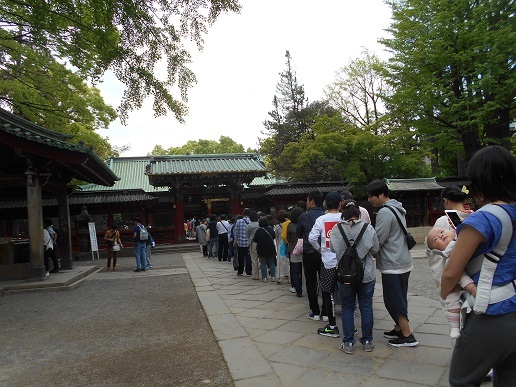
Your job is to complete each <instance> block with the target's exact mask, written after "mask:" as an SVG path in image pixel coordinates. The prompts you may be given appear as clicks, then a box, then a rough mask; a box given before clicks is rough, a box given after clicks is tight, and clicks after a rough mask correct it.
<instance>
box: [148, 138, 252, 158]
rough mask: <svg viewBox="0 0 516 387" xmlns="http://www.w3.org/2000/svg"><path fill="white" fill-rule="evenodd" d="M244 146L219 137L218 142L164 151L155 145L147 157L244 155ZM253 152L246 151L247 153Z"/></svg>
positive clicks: (194, 144)
mask: <svg viewBox="0 0 516 387" xmlns="http://www.w3.org/2000/svg"><path fill="white" fill-rule="evenodd" d="M245 152H246V151H245V150H244V146H243V145H242V144H238V143H236V142H235V141H234V140H232V139H231V138H230V137H227V136H220V139H219V141H218V142H217V141H213V140H198V141H188V142H187V143H186V144H185V145H183V146H180V147H171V148H168V149H164V148H163V147H162V146H161V145H156V146H155V147H154V149H153V150H152V151H151V152H150V153H149V156H166V155H190V154H220V153H245ZM251 152H255V151H254V150H252V149H247V153H251Z"/></svg>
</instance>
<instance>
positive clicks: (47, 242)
mask: <svg viewBox="0 0 516 387" xmlns="http://www.w3.org/2000/svg"><path fill="white" fill-rule="evenodd" d="M42 237H43V260H44V262H45V270H46V273H45V277H48V276H49V272H50V258H51V256H52V250H53V249H54V242H53V241H52V237H51V236H50V234H49V232H48V230H47V228H46V227H44V226H43V234H42Z"/></svg>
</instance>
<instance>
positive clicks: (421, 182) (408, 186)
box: [385, 177, 443, 191]
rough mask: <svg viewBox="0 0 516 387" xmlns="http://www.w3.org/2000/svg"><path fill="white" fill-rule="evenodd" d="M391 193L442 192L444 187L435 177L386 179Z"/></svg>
mask: <svg viewBox="0 0 516 387" xmlns="http://www.w3.org/2000/svg"><path fill="white" fill-rule="evenodd" d="M385 183H386V184H387V187H388V188H389V190H391V191H440V190H442V189H443V187H442V186H440V185H439V184H437V182H436V181H435V177H426V178H419V179H385Z"/></svg>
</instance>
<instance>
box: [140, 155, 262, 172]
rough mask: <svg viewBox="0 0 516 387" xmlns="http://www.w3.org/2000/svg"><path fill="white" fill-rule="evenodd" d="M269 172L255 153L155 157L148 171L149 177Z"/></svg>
mask: <svg viewBox="0 0 516 387" xmlns="http://www.w3.org/2000/svg"><path fill="white" fill-rule="evenodd" d="M266 171H267V167H266V166H265V164H264V162H263V160H262V159H261V158H260V157H259V156H258V155H257V154H253V153H234V154H206V155H186V156H155V157H153V158H152V160H151V164H150V165H149V168H148V169H147V174H149V175H172V174H173V175H178V174H183V175H193V174H214V173H234V172H244V173H245V172H258V173H263V174H265V172H266Z"/></svg>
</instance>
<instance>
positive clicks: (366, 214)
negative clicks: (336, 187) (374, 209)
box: [340, 188, 371, 224]
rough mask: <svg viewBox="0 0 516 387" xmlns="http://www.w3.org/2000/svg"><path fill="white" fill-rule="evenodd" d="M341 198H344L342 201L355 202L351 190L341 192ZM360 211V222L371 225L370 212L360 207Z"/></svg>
mask: <svg viewBox="0 0 516 387" xmlns="http://www.w3.org/2000/svg"><path fill="white" fill-rule="evenodd" d="M340 196H341V198H342V201H345V200H355V198H354V197H353V194H352V193H351V192H349V190H348V189H346V188H344V190H342V191H341V193H340ZM358 209H359V210H360V220H361V221H362V222H364V223H369V224H371V217H370V216H369V212H368V211H367V210H366V209H365V208H364V207H362V206H358Z"/></svg>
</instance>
